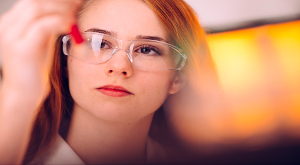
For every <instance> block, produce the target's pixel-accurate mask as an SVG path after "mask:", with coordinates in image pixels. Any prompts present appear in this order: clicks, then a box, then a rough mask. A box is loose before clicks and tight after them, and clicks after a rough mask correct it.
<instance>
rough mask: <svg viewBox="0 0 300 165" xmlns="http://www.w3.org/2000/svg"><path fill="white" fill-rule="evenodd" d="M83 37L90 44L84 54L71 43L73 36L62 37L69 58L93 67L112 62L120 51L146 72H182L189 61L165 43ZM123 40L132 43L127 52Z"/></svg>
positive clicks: (103, 36)
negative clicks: (93, 65)
mask: <svg viewBox="0 0 300 165" xmlns="http://www.w3.org/2000/svg"><path fill="white" fill-rule="evenodd" d="M82 36H83V38H85V39H86V44H87V46H86V48H85V49H84V53H82V51H81V53H79V52H80V51H78V50H77V49H76V46H75V43H74V41H72V40H70V38H71V36H70V35H65V36H64V37H63V38H62V42H63V52H64V54H65V55H68V56H72V57H75V58H77V59H79V60H82V61H85V62H88V63H91V64H102V63H105V62H107V61H108V60H109V59H111V58H112V56H113V55H114V54H115V53H116V52H117V51H118V50H124V51H125V52H126V54H127V56H128V58H129V60H130V61H131V62H132V63H133V65H134V66H135V67H137V68H139V69H141V70H146V71H153V70H181V69H182V68H183V67H184V65H185V62H186V59H187V57H186V56H185V54H184V53H183V52H182V50H181V49H180V48H178V47H176V46H174V45H171V44H169V43H166V42H162V41H156V40H148V39H141V40H120V39H117V38H114V37H111V36H110V35H106V34H101V33H94V32H85V33H82ZM123 41H126V42H130V45H129V46H128V49H127V50H125V49H121V48H122V44H123Z"/></svg>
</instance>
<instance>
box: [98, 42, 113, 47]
mask: <svg viewBox="0 0 300 165" xmlns="http://www.w3.org/2000/svg"><path fill="white" fill-rule="evenodd" d="M100 48H101V49H110V48H112V47H111V46H110V44H109V43H107V42H104V41H102V42H101V44H100Z"/></svg>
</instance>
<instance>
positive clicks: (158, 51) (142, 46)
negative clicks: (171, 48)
mask: <svg viewBox="0 0 300 165" xmlns="http://www.w3.org/2000/svg"><path fill="white" fill-rule="evenodd" d="M145 48H147V49H150V50H152V51H154V52H155V53H157V54H158V55H161V54H162V52H161V51H160V50H159V49H157V48H156V47H155V46H152V45H140V46H139V47H137V48H136V49H135V50H140V49H145Z"/></svg>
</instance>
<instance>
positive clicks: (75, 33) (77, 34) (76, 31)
mask: <svg viewBox="0 0 300 165" xmlns="http://www.w3.org/2000/svg"><path fill="white" fill-rule="evenodd" d="M70 34H71V35H72V36H73V38H74V40H75V42H76V44H81V43H83V41H84V40H83V38H82V36H81V34H80V32H79V29H78V26H77V24H74V25H73V26H72V29H71V33H70Z"/></svg>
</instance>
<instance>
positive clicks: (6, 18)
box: [0, 1, 25, 33]
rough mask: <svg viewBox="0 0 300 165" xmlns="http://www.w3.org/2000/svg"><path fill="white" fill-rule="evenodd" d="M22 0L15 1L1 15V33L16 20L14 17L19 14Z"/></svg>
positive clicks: (22, 4) (22, 3)
mask: <svg viewBox="0 0 300 165" xmlns="http://www.w3.org/2000/svg"><path fill="white" fill-rule="evenodd" d="M24 4H25V2H24V1H17V2H16V3H15V4H14V5H13V6H12V8H11V9H10V10H8V11H7V12H5V13H4V14H3V15H2V16H1V23H0V33H3V32H4V31H6V30H7V29H9V27H11V25H12V24H13V23H14V22H15V21H16V20H15V18H17V16H18V15H19V14H20V12H21V11H22V8H23V6H24Z"/></svg>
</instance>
